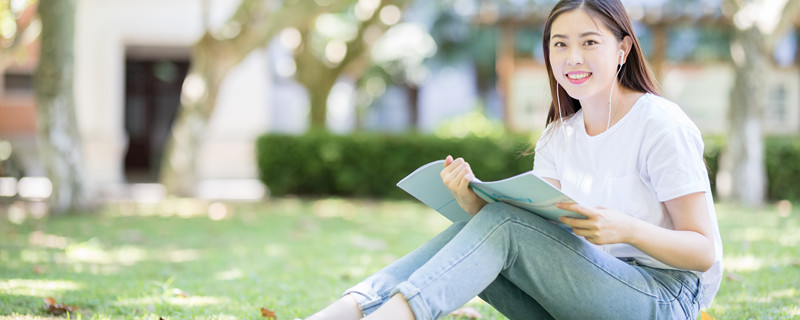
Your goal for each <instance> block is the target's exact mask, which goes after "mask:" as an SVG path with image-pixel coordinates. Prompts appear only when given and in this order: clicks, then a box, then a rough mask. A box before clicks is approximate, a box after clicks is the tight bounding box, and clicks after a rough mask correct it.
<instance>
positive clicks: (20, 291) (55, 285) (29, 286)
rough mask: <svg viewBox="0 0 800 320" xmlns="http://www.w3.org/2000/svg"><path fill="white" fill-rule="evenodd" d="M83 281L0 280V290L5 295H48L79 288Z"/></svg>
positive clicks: (82, 285)
mask: <svg viewBox="0 0 800 320" xmlns="http://www.w3.org/2000/svg"><path fill="white" fill-rule="evenodd" d="M84 287H86V286H85V285H84V284H83V283H80V282H75V281H69V280H30V279H10V280H4V281H0V292H2V293H3V294H7V295H20V296H35V297H42V298H44V297H48V296H54V295H59V294H61V293H63V292H65V291H75V290H81V289H83V288H84Z"/></svg>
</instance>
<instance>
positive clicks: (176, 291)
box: [172, 288, 189, 298]
mask: <svg viewBox="0 0 800 320" xmlns="http://www.w3.org/2000/svg"><path fill="white" fill-rule="evenodd" d="M172 296H173V297H177V298H186V297H188V296H189V294H188V293H186V291H183V290H181V289H178V288H172Z"/></svg>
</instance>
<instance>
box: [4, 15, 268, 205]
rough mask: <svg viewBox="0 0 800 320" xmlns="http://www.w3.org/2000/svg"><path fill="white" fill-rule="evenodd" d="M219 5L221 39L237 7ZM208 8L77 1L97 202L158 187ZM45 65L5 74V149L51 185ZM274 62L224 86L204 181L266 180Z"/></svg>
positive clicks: (235, 73) (80, 110) (84, 121)
mask: <svg viewBox="0 0 800 320" xmlns="http://www.w3.org/2000/svg"><path fill="white" fill-rule="evenodd" d="M209 3H210V8H209V10H208V13H209V16H208V22H209V27H211V28H212V29H213V28H215V27H219V26H220V25H222V23H223V22H224V21H226V19H228V17H229V16H230V14H231V13H232V12H233V10H234V9H235V8H236V5H237V3H236V2H232V1H210V2H209ZM201 5H202V1H195V0H172V1H166V2H164V1H156V0H143V1H115V0H79V1H77V3H76V18H75V22H76V27H75V83H74V87H75V105H76V109H77V110H76V113H77V119H78V127H79V130H80V135H81V137H82V144H83V148H84V155H85V157H84V159H85V166H86V173H87V176H86V179H87V181H86V182H87V186H88V187H89V189H90V192H91V193H92V194H94V195H99V196H103V195H109V196H114V195H116V194H117V193H125V192H129V190H127V189H126V188H125V185H126V184H127V183H133V182H137V183H138V182H141V183H152V182H156V181H157V175H158V170H159V163H160V161H161V156H162V153H163V150H164V143H165V142H166V139H167V136H168V135H169V129H170V126H171V125H172V122H173V121H174V119H175V115H176V112H177V109H178V106H179V104H180V90H181V86H182V83H183V79H184V78H185V76H186V73H187V70H188V67H189V59H190V56H189V51H190V48H191V46H192V45H193V44H194V43H195V41H196V40H197V39H199V37H200V36H201V35H202V34H203V33H204V31H205V29H204V25H203V21H202V20H203V13H202V12H203V10H202V8H201ZM35 58H36V57H33V58H32V59H28V62H27V63H25V64H24V65H15V66H12V67H10V68H8V69H7V70H5V72H4V74H3V79H4V81H3V89H2V90H0V139H5V140H9V141H11V143H12V145H13V147H14V152H13V155H14V157H15V158H16V159H17V160H18V161H17V162H18V163H19V166H21V167H22V169H23V170H24V172H23V174H24V175H28V176H43V175H45V173H44V170H43V168H42V167H41V163H40V162H39V161H37V159H36V158H37V156H36V155H37V148H36V139H35V133H36V109H35V98H34V95H33V86H32V73H33V70H34V68H35V65H36V59H35ZM266 61H267V56H266V53H265V50H256V51H254V52H253V53H252V54H251V55H250V56H249V57H248V58H246V59H245V60H244V61H243V62H242V64H241V65H239V66H238V67H237V68H235V69H234V70H232V71H231V72H230V73H229V75H228V77H227V78H226V79H225V81H224V82H223V84H222V89H221V93H220V95H219V99H218V105H217V107H216V110H215V111H214V115H213V118H212V120H211V121H210V124H209V128H208V130H207V132H206V135H205V137H204V141H203V142H202V147H201V152H200V157H199V158H198V159H197V160H196V161H197V162H198V178H199V179H200V181H203V180H219V179H223V180H233V181H235V180H244V181H245V185H251V184H250V182H251V181H249V180H252V179H254V178H255V177H257V170H256V167H255V153H254V141H255V137H256V136H257V135H259V134H261V133H263V132H264V131H266V130H267V129H268V123H269V122H270V121H269V117H270V112H269V109H268V107H269V104H268V98H269V95H270V89H271V78H270V77H269V66H268V64H267V62H266ZM229 182H230V181H229ZM201 183H202V182H201ZM226 186H228V187H230V186H231V184H230V183H228V184H226Z"/></svg>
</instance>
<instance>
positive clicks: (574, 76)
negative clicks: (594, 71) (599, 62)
mask: <svg viewBox="0 0 800 320" xmlns="http://www.w3.org/2000/svg"><path fill="white" fill-rule="evenodd" d="M590 74H591V73H588V72H584V73H571V74H567V77H569V78H570V79H573V80H580V79H583V78H586V77H588V76H589V75H590Z"/></svg>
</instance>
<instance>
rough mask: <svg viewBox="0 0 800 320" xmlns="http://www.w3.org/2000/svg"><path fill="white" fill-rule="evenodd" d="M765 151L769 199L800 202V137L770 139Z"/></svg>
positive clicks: (765, 144) (767, 140)
mask: <svg viewBox="0 0 800 320" xmlns="http://www.w3.org/2000/svg"><path fill="white" fill-rule="evenodd" d="M764 149H765V153H766V155H765V159H766V165H767V181H769V182H768V184H767V194H768V195H769V198H770V199H772V200H782V199H791V200H800V137H780V136H773V137H768V138H767V139H766V140H765V141H764Z"/></svg>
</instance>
